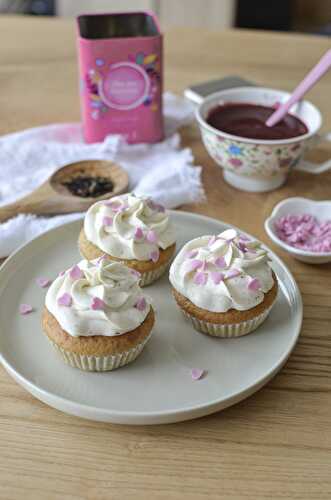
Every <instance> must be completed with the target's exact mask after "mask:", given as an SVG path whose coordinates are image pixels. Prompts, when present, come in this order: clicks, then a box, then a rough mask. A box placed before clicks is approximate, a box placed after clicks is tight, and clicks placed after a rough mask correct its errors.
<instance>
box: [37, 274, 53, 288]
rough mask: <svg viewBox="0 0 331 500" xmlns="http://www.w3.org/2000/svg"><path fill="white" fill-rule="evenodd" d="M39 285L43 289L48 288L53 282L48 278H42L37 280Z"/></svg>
mask: <svg viewBox="0 0 331 500" xmlns="http://www.w3.org/2000/svg"><path fill="white" fill-rule="evenodd" d="M36 283H37V285H39V286H40V287H41V288H47V287H48V286H49V285H50V284H51V280H49V279H47V278H43V277H42V276H41V277H40V278H37V279H36Z"/></svg>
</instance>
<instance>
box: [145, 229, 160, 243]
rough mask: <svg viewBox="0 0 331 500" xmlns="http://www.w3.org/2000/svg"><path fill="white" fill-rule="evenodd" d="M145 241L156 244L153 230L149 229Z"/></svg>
mask: <svg viewBox="0 0 331 500" xmlns="http://www.w3.org/2000/svg"><path fill="white" fill-rule="evenodd" d="M146 240H147V241H149V242H150V243H156V242H157V235H156V232H155V231H153V229H151V230H150V231H148V232H147V235H146Z"/></svg>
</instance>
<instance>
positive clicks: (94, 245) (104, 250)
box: [79, 193, 176, 286]
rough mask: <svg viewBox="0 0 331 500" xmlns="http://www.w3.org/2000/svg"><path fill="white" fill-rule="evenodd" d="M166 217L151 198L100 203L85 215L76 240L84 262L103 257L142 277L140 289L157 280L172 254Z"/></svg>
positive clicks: (129, 197)
mask: <svg viewBox="0 0 331 500" xmlns="http://www.w3.org/2000/svg"><path fill="white" fill-rule="evenodd" d="M175 248H176V244H175V235H174V230H173V227H172V224H171V222H170V220H169V214H168V213H167V211H166V210H165V209H164V207H163V206H162V205H159V204H158V203H155V202H154V201H153V200H151V199H150V198H146V197H141V196H135V195H134V194H132V193H129V194H124V195H121V196H116V197H114V198H112V199H111V200H108V201H99V202H97V203H95V204H94V205H92V206H91V207H90V209H89V210H88V211H87V213H86V216H85V219H84V227H83V229H82V230H81V233H80V236H79V250H80V253H81V255H82V257H84V258H85V259H88V260H93V259H95V258H98V257H100V256H102V255H105V256H106V257H108V258H109V259H111V260H113V261H120V262H123V263H124V264H125V265H126V266H128V267H130V268H131V269H135V270H136V271H138V272H139V273H140V274H141V281H140V286H146V285H149V284H150V283H152V282H153V281H155V280H157V279H158V278H159V277H160V276H161V275H162V274H163V273H164V272H165V271H166V270H167V268H168V265H169V263H170V260H171V258H172V256H173V254H174V252H175Z"/></svg>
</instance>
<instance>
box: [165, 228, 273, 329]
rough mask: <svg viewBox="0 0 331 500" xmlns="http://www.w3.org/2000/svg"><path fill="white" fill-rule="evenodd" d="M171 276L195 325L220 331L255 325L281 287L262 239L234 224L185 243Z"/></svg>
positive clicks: (179, 300)
mask: <svg viewBox="0 0 331 500" xmlns="http://www.w3.org/2000/svg"><path fill="white" fill-rule="evenodd" d="M170 282H171V284H172V286H173V294H174V297H175V299H176V302H177V304H178V306H179V307H180V309H181V310H182V312H183V313H184V315H185V316H186V317H187V318H188V319H189V320H190V321H191V322H192V324H193V326H194V328H195V329H196V330H199V331H201V332H203V333H207V334H209V335H213V336H216V337H240V336H241V335H246V334H248V333H250V332H252V331H253V330H255V329H256V328H257V327H258V326H259V325H260V324H261V323H262V322H263V321H264V320H265V319H266V318H267V316H268V314H269V312H270V310H271V308H272V306H273V304H274V302H275V299H276V296H277V290H278V285H277V279H276V276H275V274H274V272H273V271H272V269H271V267H270V261H269V258H268V254H267V252H266V250H264V249H263V248H262V247H261V243H260V242H258V241H256V240H249V239H248V238H247V237H246V236H244V235H241V234H239V233H238V232H237V231H235V230H234V229H228V230H226V231H224V232H222V233H221V234H219V235H218V236H201V237H199V238H196V239H194V240H192V241H189V242H188V243H186V245H184V247H183V248H182V249H181V251H180V252H179V254H178V255H177V257H176V258H175V260H174V262H173V263H172V265H171V268H170Z"/></svg>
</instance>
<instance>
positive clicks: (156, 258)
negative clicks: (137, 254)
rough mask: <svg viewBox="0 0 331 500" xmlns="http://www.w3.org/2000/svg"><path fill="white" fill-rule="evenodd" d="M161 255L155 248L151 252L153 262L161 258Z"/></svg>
mask: <svg viewBox="0 0 331 500" xmlns="http://www.w3.org/2000/svg"><path fill="white" fill-rule="evenodd" d="M159 257H160V252H159V251H158V250H153V252H151V260H152V261H153V262H157V261H158V260H159Z"/></svg>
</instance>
